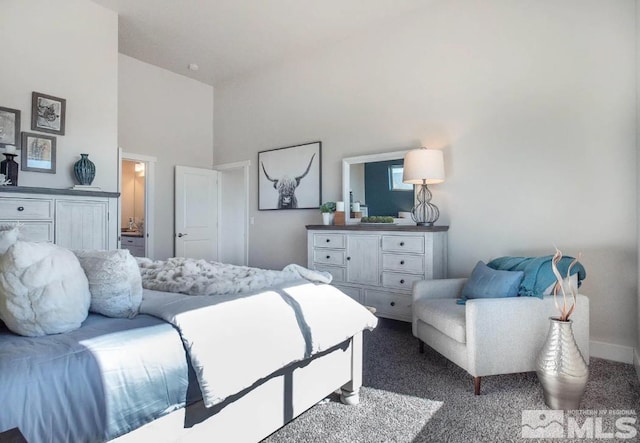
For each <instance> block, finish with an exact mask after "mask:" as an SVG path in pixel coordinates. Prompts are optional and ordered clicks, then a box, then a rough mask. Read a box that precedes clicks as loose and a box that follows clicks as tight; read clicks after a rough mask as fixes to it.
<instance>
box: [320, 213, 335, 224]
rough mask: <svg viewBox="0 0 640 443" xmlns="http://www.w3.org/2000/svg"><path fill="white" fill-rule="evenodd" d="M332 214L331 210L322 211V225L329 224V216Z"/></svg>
mask: <svg viewBox="0 0 640 443" xmlns="http://www.w3.org/2000/svg"><path fill="white" fill-rule="evenodd" d="M332 215H333V214H332V213H331V212H323V213H322V224H323V225H330V224H331V221H332V220H331V216H332Z"/></svg>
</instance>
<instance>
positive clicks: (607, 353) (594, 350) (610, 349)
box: [589, 340, 638, 367]
mask: <svg viewBox="0 0 640 443" xmlns="http://www.w3.org/2000/svg"><path fill="white" fill-rule="evenodd" d="M589 353H590V354H591V356H592V357H597V358H604V359H605V360H613V361H618V362H620V363H629V364H633V363H634V362H633V360H634V353H635V355H636V359H637V355H638V354H637V352H636V350H634V349H633V348H632V347H631V346H621V345H615V344H613V343H604V342H601V341H594V340H591V341H590V342H589ZM636 367H637V366H636Z"/></svg>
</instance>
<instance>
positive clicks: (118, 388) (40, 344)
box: [0, 314, 200, 443]
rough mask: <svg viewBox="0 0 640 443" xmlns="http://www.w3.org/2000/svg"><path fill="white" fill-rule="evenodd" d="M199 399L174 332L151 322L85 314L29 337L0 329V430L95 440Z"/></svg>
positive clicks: (50, 442)
mask: <svg viewBox="0 0 640 443" xmlns="http://www.w3.org/2000/svg"><path fill="white" fill-rule="evenodd" d="M199 397H200V390H199V388H198V385H197V381H196V380H195V374H194V373H193V370H191V369H190V365H189V363H188V358H187V356H186V352H185V350H184V347H183V346H182V340H181V339H180V335H179V334H178V332H177V331H176V330H175V329H174V328H173V326H171V325H170V324H168V323H165V322H163V321H162V320H159V319H157V318H154V317H151V316H148V315H138V316H137V317H136V318H134V319H131V320H129V319H117V318H106V317H103V316H101V315H96V314H90V315H89V317H88V318H87V320H86V321H85V322H84V323H83V324H82V327H81V328H80V329H77V330H75V331H72V332H69V333H66V334H56V335H48V336H45V337H34V338H32V337H21V336H18V335H15V334H12V333H11V332H9V331H8V330H7V329H6V328H5V327H4V325H0V399H1V401H2V408H0V432H2V431H5V430H7V429H11V428H14V427H19V428H20V431H21V432H22V434H23V435H24V436H25V438H26V439H27V441H29V442H38V443H57V442H65V443H66V442H74V443H75V442H103V441H106V440H109V439H112V438H114V437H117V436H119V435H121V434H124V433H126V432H129V431H131V430H133V429H135V428H137V427H138V426H141V425H143V424H145V423H147V422H150V421H152V420H154V419H155V418H158V417H160V416H162V415H165V414H167V413H169V412H171V411H174V410H176V409H179V408H181V407H183V406H185V403H191V402H192V401H195V400H197V399H198V398H199Z"/></svg>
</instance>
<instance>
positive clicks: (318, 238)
mask: <svg viewBox="0 0 640 443" xmlns="http://www.w3.org/2000/svg"><path fill="white" fill-rule="evenodd" d="M344 245H345V239H344V234H314V235H313V246H314V247H315V248H333V249H344Z"/></svg>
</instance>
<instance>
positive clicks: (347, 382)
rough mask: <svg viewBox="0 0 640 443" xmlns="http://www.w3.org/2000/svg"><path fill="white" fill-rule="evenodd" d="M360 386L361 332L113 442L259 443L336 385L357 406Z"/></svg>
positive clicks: (346, 400) (346, 399) (332, 389)
mask: <svg viewBox="0 0 640 443" xmlns="http://www.w3.org/2000/svg"><path fill="white" fill-rule="evenodd" d="M361 385H362V332H360V333H358V334H357V335H354V336H353V337H351V338H350V339H349V340H346V341H345V342H343V343H341V344H340V345H338V346H335V347H333V348H331V349H329V350H328V351H326V352H322V353H320V354H318V355H316V356H314V357H312V358H310V359H307V360H303V361H301V362H298V363H294V364H291V365H289V366H287V367H285V368H283V369H281V370H279V371H277V372H275V373H273V374H271V375H269V376H268V377H266V378H265V379H262V380H259V381H257V382H256V383H255V384H254V385H253V386H252V387H251V388H249V389H247V390H245V391H243V392H241V393H239V394H238V395H234V396H233V397H232V398H231V399H228V400H227V401H225V402H224V403H222V404H221V405H216V406H214V407H213V408H209V409H207V408H205V407H204V405H203V402H202V401H200V402H198V403H195V404H192V405H190V406H188V407H187V408H183V409H180V410H177V411H174V412H172V413H170V414H168V415H165V416H163V417H161V418H159V419H157V420H155V421H153V422H151V423H148V424H146V425H144V426H142V427H140V428H138V429H136V430H134V431H132V432H130V433H128V434H125V435H123V436H121V437H118V438H116V439H115V440H112V441H113V442H118V443H125V442H139V441H154V442H194V441H233V442H234V443H235V442H248V443H256V442H259V441H260V440H262V439H264V438H266V437H267V436H269V435H270V434H272V433H273V432H274V431H276V430H278V429H280V428H281V427H282V426H284V425H285V424H287V423H288V422H290V421H291V420H293V419H294V418H295V417H297V416H299V415H300V414H302V413H303V412H305V411H306V410H307V409H309V408H310V407H312V406H313V405H315V404H316V403H318V402H319V401H320V400H322V399H323V398H325V397H326V396H327V395H329V394H331V393H332V392H333V391H336V390H338V389H341V396H340V399H341V400H342V402H343V403H345V404H348V405H355V404H358V402H359V389H360V386H361Z"/></svg>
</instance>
